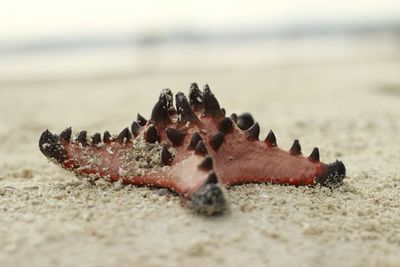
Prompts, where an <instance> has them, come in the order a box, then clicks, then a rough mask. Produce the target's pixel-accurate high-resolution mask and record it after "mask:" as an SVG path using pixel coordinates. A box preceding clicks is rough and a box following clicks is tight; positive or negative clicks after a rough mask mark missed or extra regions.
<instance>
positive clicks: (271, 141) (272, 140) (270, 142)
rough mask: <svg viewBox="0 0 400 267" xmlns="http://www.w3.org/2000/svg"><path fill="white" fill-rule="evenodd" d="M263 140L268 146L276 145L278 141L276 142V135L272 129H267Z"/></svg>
mask: <svg viewBox="0 0 400 267" xmlns="http://www.w3.org/2000/svg"><path fill="white" fill-rule="evenodd" d="M265 142H266V143H267V144H268V146H270V147H274V146H277V145H278V143H277V142H276V137H275V134H274V132H273V131H272V130H270V131H269V133H268V135H267V138H265Z"/></svg>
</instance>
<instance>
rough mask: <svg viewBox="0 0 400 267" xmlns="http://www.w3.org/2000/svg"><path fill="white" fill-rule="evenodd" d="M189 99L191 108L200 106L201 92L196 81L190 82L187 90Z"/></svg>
mask: <svg viewBox="0 0 400 267" xmlns="http://www.w3.org/2000/svg"><path fill="white" fill-rule="evenodd" d="M189 101H190V105H191V106H192V107H193V109H195V110H197V109H199V108H201V107H202V104H203V94H202V93H201V91H200V89H199V87H198V86H197V83H192V84H191V85H190V90H189Z"/></svg>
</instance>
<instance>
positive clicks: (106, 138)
mask: <svg viewBox="0 0 400 267" xmlns="http://www.w3.org/2000/svg"><path fill="white" fill-rule="evenodd" d="M111 139H112V138H111V134H110V133H109V131H105V132H104V134H103V142H104V143H105V144H108V143H110V142H111Z"/></svg>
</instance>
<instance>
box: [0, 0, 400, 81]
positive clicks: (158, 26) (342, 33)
mask: <svg viewBox="0 0 400 267" xmlns="http://www.w3.org/2000/svg"><path fill="white" fill-rule="evenodd" d="M0 17H1V26H0V88H4V86H6V85H17V84H21V83H32V82H55V81H57V82H60V81H71V80H78V79H79V80H82V79H83V80H88V79H99V78H101V79H126V78H132V77H133V76H138V75H155V74H165V73H187V72H193V71H194V72H215V71H227V70H229V69H232V68H246V69H247V70H250V69H251V68H259V67H260V66H262V67H265V66H272V67H279V66H280V67H282V66H293V65H296V64H319V63H320V62H321V60H322V61H324V62H329V63H334V62H340V61H346V60H349V58H351V61H352V62H354V61H357V60H358V61H360V60H366V59H368V60H374V59H377V58H379V60H393V56H394V55H396V53H398V52H399V36H400V2H399V1H395V0H393V1H392V0H384V1H368V0H352V1H348V2H346V3H341V2H338V1H331V0H329V1H318V0H302V1H291V0H283V1H282V0H279V1H278V0H271V1H261V0H250V1H228V0H221V1H212V0H203V1H184V0H171V1H167V2H166V1H155V0H149V1H129V0H116V1H105V0H86V1H78V0H70V1H52V0H37V1H26V0H15V1H7V2H6V3H3V4H2V8H1V9H0ZM395 52H396V53H395Z"/></svg>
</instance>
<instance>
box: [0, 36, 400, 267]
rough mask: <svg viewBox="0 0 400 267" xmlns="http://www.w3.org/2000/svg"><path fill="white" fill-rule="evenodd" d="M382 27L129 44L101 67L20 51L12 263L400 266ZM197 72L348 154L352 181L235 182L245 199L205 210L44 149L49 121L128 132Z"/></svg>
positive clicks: (4, 195)
mask: <svg viewBox="0 0 400 267" xmlns="http://www.w3.org/2000/svg"><path fill="white" fill-rule="evenodd" d="M380 40H381V41H379V42H369V41H367V40H356V41H354V40H352V41H346V40H345V41H343V40H339V41H338V42H336V43H334V45H332V42H327V43H328V45H325V44H324V43H322V44H321V45H320V46H318V49H314V48H313V46H309V43H307V41H304V42H299V43H297V44H296V45H293V44H291V43H290V42H288V43H285V44H284V45H279V44H264V45H262V44H257V46H256V47H235V46H233V47H229V48H227V49H225V48H223V47H217V48H215V47H214V48H212V49H211V48H198V47H197V48H190V49H189V48H187V49H184V48H182V49H178V50H176V51H174V50H172V51H171V50H167V49H165V50H162V51H158V53H155V54H154V58H159V59H160V61H159V63H157V64H156V63H154V62H152V61H149V62H147V61H146V62H144V59H142V60H140V59H138V60H137V61H135V62H136V63H134V64H131V63H130V61H128V60H127V59H126V58H127V56H126V55H125V56H124V55H123V54H121V55H120V54H118V53H116V54H114V58H113V54H111V55H110V54H109V55H108V56H102V57H96V60H97V61H94V59H92V58H90V59H88V62H95V63H90V64H93V65H96V66H99V67H98V68H97V69H96V72H95V73H90V72H89V71H87V69H90V68H89V67H88V68H87V69H86V68H85V66H86V65H85V64H87V62H84V63H82V64H77V63H79V62H80V61H79V57H77V61H74V59H73V58H69V61H68V62H67V63H66V65H65V66H64V65H61V66H59V65H54V68H51V64H48V65H46V67H45V68H44V67H43V68H41V67H40V66H38V67H37V68H36V67H35V62H37V61H39V60H40V57H38V58H36V59H35V58H30V59H26V64H25V65H23V64H21V62H19V61H17V60H15V61H13V60H11V59H7V60H4V61H3V63H7V66H6V64H3V66H4V67H2V69H1V70H2V73H3V74H2V78H1V79H0V92H1V95H0V103H1V105H0V139H1V140H2V141H1V142H0V266H332V267H334V266H360V267H361V266H363V267H366V266H370V267H383V266H387V267H389V266H393V267H395V266H400V255H399V249H400V197H399V196H400V194H399V190H400V165H399V162H400V153H399V152H400V143H399V133H400V75H399V74H400V56H399V55H400V53H399V52H400V46H399V44H400V42H399V39H396V38H393V39H390V40H386V39H384V40H382V39H380ZM153 52H154V51H153ZM153 52H152V51H144V52H143V53H147V54H152V53H153ZM194 52H196V53H194ZM230 55H231V56H230ZM129 56H133V57H135V56H137V55H136V54H132V55H131V54H129ZM143 58H145V57H143ZM35 60H36V61H35ZM48 60H49V62H53V61H56V60H54V59H51V58H50V59H48ZM51 60H53V61H51ZM108 62H110V64H108ZM118 62H119V63H118ZM137 62H139V63H140V64H139V63H137ZM75 65H76V66H77V68H76V69H75V68H73V67H71V66H75ZM18 66H19V67H18ZM21 66H22V67H21ZM23 66H25V68H24V67H23ZM67 66H68V68H67ZM193 81H196V82H198V83H199V84H201V85H202V84H205V83H208V84H209V85H210V87H211V89H212V90H213V92H214V94H215V95H216V96H217V97H218V99H219V101H220V104H221V106H223V107H224V108H226V110H227V112H228V113H232V112H236V113H241V112H245V111H248V112H251V113H252V114H253V115H254V117H255V118H256V120H257V121H258V122H259V123H260V125H261V128H262V133H261V136H262V138H264V136H265V135H266V134H267V132H268V131H269V130H270V129H273V130H274V132H275V134H276V136H277V139H278V143H279V146H280V147H282V148H285V149H288V148H289V147H290V145H291V143H292V142H293V139H296V138H298V139H300V142H301V144H302V148H303V152H304V154H307V155H308V154H309V153H310V152H311V150H312V149H313V147H314V146H318V147H319V148H320V152H321V160H322V161H324V162H333V161H334V160H336V159H340V160H342V161H343V162H344V164H345V165H346V167H347V174H348V175H347V177H346V179H345V181H344V185H343V186H342V187H340V188H336V189H329V188H321V187H315V188H308V187H298V188H296V187H288V186H279V185H270V184H252V185H243V186H235V187H232V188H228V190H227V193H228V194H227V195H228V197H229V203H230V210H229V212H228V213H227V214H225V215H224V216H219V217H205V216H199V215H196V214H194V213H193V212H192V211H191V210H190V209H188V208H187V207H186V205H185V203H183V202H182V201H181V200H180V198H179V197H177V196H173V195H170V194H165V191H163V190H159V189H150V188H145V187H141V188H138V187H132V186H125V187H124V186H121V185H120V184H118V183H117V184H108V183H106V182H104V181H102V180H100V181H98V182H97V183H96V184H94V185H93V184H90V183H88V182H87V181H85V180H81V179H78V178H77V177H75V176H74V175H73V174H71V173H68V172H66V171H64V170H62V169H61V168H59V167H58V166H55V165H54V164H51V163H49V162H48V161H47V159H46V158H45V157H44V156H43V155H42V154H41V152H40V151H39V148H38V140H39V136H40V134H41V133H42V132H43V131H44V130H45V129H50V130H51V131H53V132H56V133H57V132H60V131H61V130H63V129H64V128H66V127H68V126H72V128H73V129H74V130H75V131H80V130H83V129H85V130H88V131H89V132H91V133H94V132H97V131H100V132H103V131H105V130H109V131H110V132H113V133H118V132H119V131H120V130H121V129H123V128H124V127H126V126H129V125H130V124H131V122H132V121H133V120H134V119H135V118H136V114H137V112H140V113H141V114H143V115H146V116H148V115H149V113H150V111H151V108H152V107H153V104H154V103H155V101H156V100H157V98H158V94H159V92H160V91H161V89H163V88H170V89H171V90H172V91H173V92H175V93H176V92H178V91H184V92H185V93H187V92H188V90H189V85H190V83H191V82H193Z"/></svg>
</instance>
